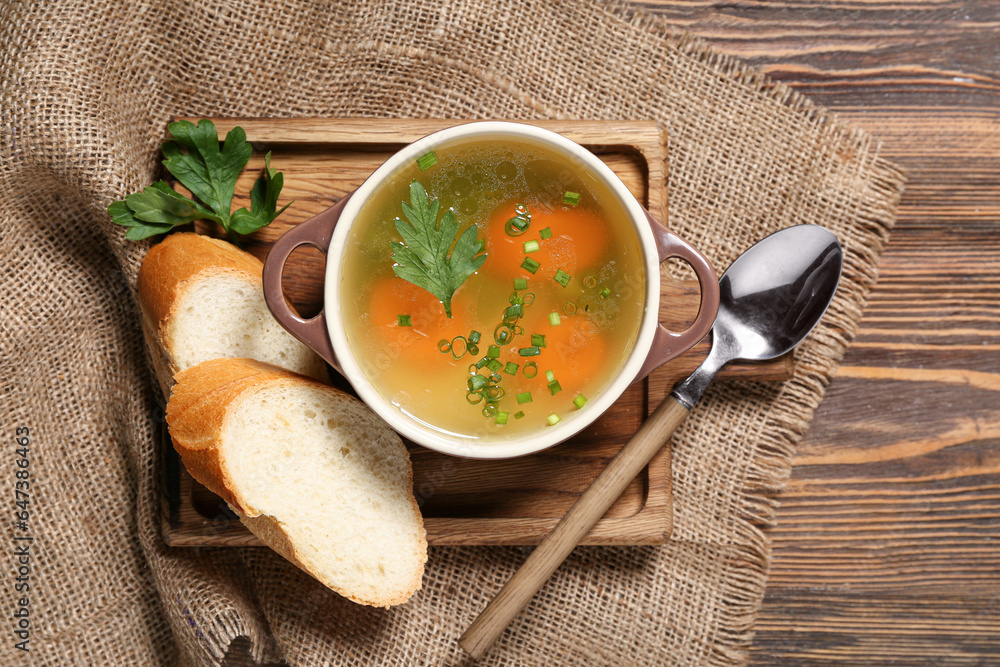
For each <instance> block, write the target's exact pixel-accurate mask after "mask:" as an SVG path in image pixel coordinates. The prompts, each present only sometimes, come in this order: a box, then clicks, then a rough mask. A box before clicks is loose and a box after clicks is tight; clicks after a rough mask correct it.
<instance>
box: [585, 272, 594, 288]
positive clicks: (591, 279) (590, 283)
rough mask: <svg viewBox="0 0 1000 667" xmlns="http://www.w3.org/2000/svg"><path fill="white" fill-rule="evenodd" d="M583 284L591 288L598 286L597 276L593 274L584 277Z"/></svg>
mask: <svg viewBox="0 0 1000 667" xmlns="http://www.w3.org/2000/svg"><path fill="white" fill-rule="evenodd" d="M583 286H584V287H588V288H590V289H594V288H595V287H597V278H595V277H594V276H592V275H590V276H586V277H584V279H583Z"/></svg>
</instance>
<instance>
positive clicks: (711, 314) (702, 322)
mask: <svg viewBox="0 0 1000 667" xmlns="http://www.w3.org/2000/svg"><path fill="white" fill-rule="evenodd" d="M646 218H647V219H648V221H649V226H650V228H651V229H652V230H653V237H654V238H655V239H656V250H657V252H658V253H659V255H660V263H661V264H662V263H663V262H665V261H667V260H668V259H669V258H671V257H677V258H678V259H683V260H684V261H685V262H687V263H688V264H690V265H691V268H692V269H694V272H695V275H697V276H698V283H699V284H700V285H701V304H700V306H699V307H698V316H697V317H696V318H695V320H694V322H692V323H691V326H690V327H688V328H687V329H686V330H684V331H681V332H674V331H670V330H668V329H667V328H666V327H665V326H663V325H662V324H658V325H657V328H656V333H655V334H653V344H652V345H651V346H650V348H649V354H648V355H646V361H645V362H644V363H643V364H642V368H641V369H639V374H638V375H636V377H635V379H636V380H641V379H643V378H644V377H646V376H647V375H649V374H650V373H652V372H653V371H654V370H655V369H657V368H659V367H660V366H661V365H663V364H664V363H666V362H667V361H669V360H671V359H673V358H674V357H676V356H677V355H679V354H680V353H682V352H684V351H686V350H688V349H690V348H692V347H694V345H696V344H697V343H698V341H700V340H701V339H702V338H704V337H705V336H706V335H707V334H708V332H709V331H711V329H712V325H713V324H715V316H716V314H718V312H719V278H718V276H717V275H716V274H715V270H714V269H713V268H712V265H711V264H709V262H708V260H707V259H705V256H704V255H702V254H701V253H700V252H698V251H697V250H695V249H694V247H692V246H691V245H690V244H689V243H688V242H687V241H685V240H684V239H682V238H680V237H679V236H677V235H676V234H674V233H672V232H671V231H670V230H668V229H667V228H666V227H664V226H663V225H662V224H660V222H659V221H658V220H657V219H656V218H654V217H653V216H652V215H650V214H649V211H646Z"/></svg>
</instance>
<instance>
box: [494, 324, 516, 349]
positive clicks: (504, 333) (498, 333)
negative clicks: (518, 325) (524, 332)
mask: <svg viewBox="0 0 1000 667" xmlns="http://www.w3.org/2000/svg"><path fill="white" fill-rule="evenodd" d="M513 338H514V329H513V328H512V327H511V326H510V325H509V324H500V325H498V326H497V328H496V329H494V330H493V340H495V341H496V342H497V345H506V344H507V343H509V342H510V341H511V339H513ZM490 347H492V346H490Z"/></svg>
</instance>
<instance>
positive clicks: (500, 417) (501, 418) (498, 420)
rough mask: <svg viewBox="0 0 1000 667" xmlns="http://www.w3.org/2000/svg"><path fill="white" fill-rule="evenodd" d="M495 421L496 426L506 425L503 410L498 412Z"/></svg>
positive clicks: (505, 416)
mask: <svg viewBox="0 0 1000 667" xmlns="http://www.w3.org/2000/svg"><path fill="white" fill-rule="evenodd" d="M495 421H496V423H497V424H501V425H503V424H506V423H507V413H506V412H504V411H503V410H500V411H498V412H497V416H496V419H495Z"/></svg>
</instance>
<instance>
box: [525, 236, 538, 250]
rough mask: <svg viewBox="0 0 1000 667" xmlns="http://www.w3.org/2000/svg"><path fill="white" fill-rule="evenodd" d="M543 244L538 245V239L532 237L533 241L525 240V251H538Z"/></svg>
mask: <svg viewBox="0 0 1000 667" xmlns="http://www.w3.org/2000/svg"><path fill="white" fill-rule="evenodd" d="M540 247H541V246H539V245H538V241H535V240H534V239H532V240H531V241H525V242H524V252H538V249H539V248H540Z"/></svg>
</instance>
